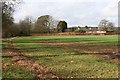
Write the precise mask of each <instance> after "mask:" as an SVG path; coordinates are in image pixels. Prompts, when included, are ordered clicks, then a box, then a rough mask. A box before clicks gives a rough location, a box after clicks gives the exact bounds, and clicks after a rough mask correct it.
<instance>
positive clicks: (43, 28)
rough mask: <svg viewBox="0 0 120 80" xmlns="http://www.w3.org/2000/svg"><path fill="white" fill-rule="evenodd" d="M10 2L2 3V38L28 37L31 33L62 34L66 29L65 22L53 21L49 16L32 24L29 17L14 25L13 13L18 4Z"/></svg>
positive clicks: (40, 18)
mask: <svg viewBox="0 0 120 80" xmlns="http://www.w3.org/2000/svg"><path fill="white" fill-rule="evenodd" d="M13 2H14V0H11V2H7V1H6V2H3V3H2V37H4V38H5V37H15V36H29V35H30V34H31V33H41V34H44V33H54V32H64V31H65V29H67V23H66V22H65V21H58V20H55V19H54V18H53V17H52V16H50V15H43V16H40V17H38V19H37V20H36V21H35V22H33V20H32V18H31V17H26V18H25V19H22V20H20V21H19V23H14V18H13V13H14V11H15V7H16V5H18V4H19V3H18V4H15V3H13Z"/></svg>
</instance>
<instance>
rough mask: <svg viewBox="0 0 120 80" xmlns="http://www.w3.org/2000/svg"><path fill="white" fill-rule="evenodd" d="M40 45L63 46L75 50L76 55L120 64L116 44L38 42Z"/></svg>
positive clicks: (119, 55)
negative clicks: (93, 55) (84, 55)
mask: <svg viewBox="0 0 120 80" xmlns="http://www.w3.org/2000/svg"><path fill="white" fill-rule="evenodd" d="M38 42H39V43H40V44H44V45H52V46H63V47H68V48H72V49H76V54H86V55H91V54H95V55H96V56H98V57H101V58H103V59H109V60H113V62H116V63H120V62H119V59H120V54H119V53H118V52H120V50H119V49H118V45H117V44H95V43H86V42H57V41H49V40H41V41H38Z"/></svg>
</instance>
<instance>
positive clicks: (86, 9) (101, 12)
mask: <svg viewBox="0 0 120 80" xmlns="http://www.w3.org/2000/svg"><path fill="white" fill-rule="evenodd" d="M23 1H24V3H23V4H21V5H20V6H19V7H17V8H16V12H15V13H14V18H15V22H19V20H20V19H24V18H25V17H26V16H32V18H33V19H35V20H36V19H37V18H38V17H39V16H42V15H51V16H53V18H55V19H57V20H65V21H66V22H67V23H68V26H70V27H71V26H78V25H79V26H85V25H88V26H97V25H98V24H99V22H100V21H101V20H102V19H107V20H110V21H112V22H113V23H114V24H115V25H116V26H117V24H118V1H119V0H23Z"/></svg>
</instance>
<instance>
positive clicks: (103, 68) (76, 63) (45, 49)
mask: <svg viewBox="0 0 120 80" xmlns="http://www.w3.org/2000/svg"><path fill="white" fill-rule="evenodd" d="M40 40H49V41H57V42H67V43H71V42H81V43H84V42H85V43H94V44H110V45H111V44H118V36H117V35H107V36H34V37H33V36H32V37H31V36H30V37H15V38H14V39H13V43H14V45H15V47H16V48H18V49H20V51H22V52H23V53H24V54H26V55H29V56H31V57H32V58H33V59H35V60H36V61H37V62H38V63H40V64H42V65H45V66H47V67H48V68H49V69H50V70H51V71H53V72H54V73H55V74H56V75H57V76H58V77H63V78H66V77H74V78H116V77H118V68H117V64H116V63H113V62H112V61H111V60H104V59H103V58H100V57H98V56H96V55H85V54H82V51H80V50H79V49H77V48H76V47H72V46H69V47H67V46H64V45H61V46H56V45H44V44H40V43H38V41H40ZM7 41H8V39H3V55H7V54H8V52H7V51H5V47H6V44H7ZM78 53H79V54H78ZM76 54H77V55H76ZM7 61H9V59H4V60H3V62H7ZM10 68H11V69H13V68H14V67H9V69H10ZM14 69H15V70H13V72H16V73H15V74H17V75H16V76H14V77H19V75H20V74H19V73H22V72H23V73H24V71H23V70H21V71H19V70H18V69H17V68H14ZM9 72H11V71H10V70H9V71H8V73H9ZM26 73H28V72H27V71H26ZM4 75H5V76H9V75H10V74H9V75H8V74H7V73H4ZM25 75H26V74H25ZM10 76H11V75H10ZM20 76H23V75H20Z"/></svg>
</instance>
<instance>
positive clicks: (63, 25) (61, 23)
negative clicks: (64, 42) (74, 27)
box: [57, 21, 67, 32]
mask: <svg viewBox="0 0 120 80" xmlns="http://www.w3.org/2000/svg"><path fill="white" fill-rule="evenodd" d="M66 29H67V22H65V21H59V23H58V25H57V31H58V32H65V30H66Z"/></svg>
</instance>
